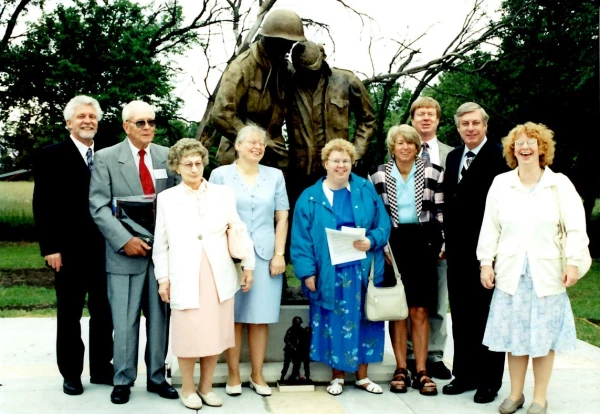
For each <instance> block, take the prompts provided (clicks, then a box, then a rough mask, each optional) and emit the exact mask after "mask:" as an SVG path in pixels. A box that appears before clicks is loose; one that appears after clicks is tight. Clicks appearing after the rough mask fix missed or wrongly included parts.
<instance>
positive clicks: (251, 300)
mask: <svg viewBox="0 0 600 414" xmlns="http://www.w3.org/2000/svg"><path fill="white" fill-rule="evenodd" d="M265 141H266V132H265V131H264V130H263V129H262V128H260V127H258V126H255V125H248V126H246V127H244V128H242V129H241V130H240V132H239V134H238V136H237V138H236V143H235V149H236V151H237V154H238V160H237V161H236V162H235V163H234V164H231V165H225V166H222V167H219V168H217V169H215V170H214V171H213V172H212V174H211V176H210V180H209V181H210V182H213V183H217V184H225V185H228V186H230V187H231V188H233V190H234V192H235V196H236V202H237V211H238V214H239V215H240V218H241V219H242V221H243V222H244V224H246V226H247V227H248V233H249V234H250V237H251V238H252V242H253V243H254V252H255V256H256V265H255V268H254V282H253V284H252V289H250V290H249V291H248V292H242V291H238V293H237V294H236V296H235V339H236V346H235V348H230V349H228V350H227V353H226V354H227V364H228V367H229V377H228V380H227V385H226V388H225V391H226V392H227V394H229V395H240V394H241V392H242V386H241V378H240V370H239V361H240V348H241V343H242V332H243V324H246V325H247V327H248V347H249V351H250V362H251V365H252V373H251V374H250V381H249V382H250V387H251V388H253V389H254V390H255V391H256V393H257V394H259V395H262V396H266V395H271V389H270V388H269V386H268V385H267V383H266V381H265V379H264V377H263V373H262V368H263V361H264V358H265V352H266V349H267V338H268V335H269V330H268V329H269V324H272V323H277V322H278V321H279V305H280V302H281V290H282V286H283V277H284V276H283V273H284V272H285V258H284V252H285V242H286V237H287V231H288V210H289V208H290V207H289V203H288V198H287V192H286V189H285V181H284V179H283V174H282V173H281V170H278V169H276V168H271V167H266V166H264V165H260V164H259V162H260V160H261V159H262V157H263V155H264V153H265ZM273 223H275V225H273Z"/></svg>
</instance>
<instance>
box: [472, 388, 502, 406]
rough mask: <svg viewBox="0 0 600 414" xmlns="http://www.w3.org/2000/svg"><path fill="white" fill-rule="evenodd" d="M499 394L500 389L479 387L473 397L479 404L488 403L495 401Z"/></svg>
mask: <svg viewBox="0 0 600 414" xmlns="http://www.w3.org/2000/svg"><path fill="white" fill-rule="evenodd" d="M497 395H498V391H496V390H495V389H493V388H489V387H479V388H477V392H476V393H475V397H473V401H475V402H476V403H477V404H487V403H491V402H492V401H494V400H495V399H496V396H497Z"/></svg>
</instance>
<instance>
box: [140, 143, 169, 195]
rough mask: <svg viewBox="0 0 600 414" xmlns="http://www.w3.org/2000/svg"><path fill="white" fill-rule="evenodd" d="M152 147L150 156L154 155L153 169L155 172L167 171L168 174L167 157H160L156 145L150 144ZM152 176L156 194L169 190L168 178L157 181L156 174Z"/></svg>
mask: <svg viewBox="0 0 600 414" xmlns="http://www.w3.org/2000/svg"><path fill="white" fill-rule="evenodd" d="M150 146H151V148H152V149H151V150H150V155H152V168H153V169H155V170H165V172H166V171H167V159H166V157H165V158H162V157H159V154H158V148H157V146H156V145H154V144H150ZM152 176H153V177H154V187H155V189H156V194H158V193H160V192H161V191H163V190H164V189H165V188H167V181H168V179H167V178H163V179H156V176H155V175H154V174H153V175H152ZM140 185H141V184H140Z"/></svg>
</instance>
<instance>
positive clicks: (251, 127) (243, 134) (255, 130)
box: [235, 123, 267, 144]
mask: <svg viewBox="0 0 600 414" xmlns="http://www.w3.org/2000/svg"><path fill="white" fill-rule="evenodd" d="M254 134H256V135H260V136H261V137H262V139H263V142H264V141H266V140H267V131H265V130H264V129H263V128H261V127H259V126H258V125H256V124H253V123H247V124H246V126H245V127H243V128H242V129H240V132H238V134H237V136H236V137H235V143H236V144H238V143H240V142H244V140H245V139H246V138H248V137H249V136H250V135H254Z"/></svg>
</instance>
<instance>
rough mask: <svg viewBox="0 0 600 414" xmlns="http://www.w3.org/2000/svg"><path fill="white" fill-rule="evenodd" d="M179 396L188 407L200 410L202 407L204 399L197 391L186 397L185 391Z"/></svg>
mask: <svg viewBox="0 0 600 414" xmlns="http://www.w3.org/2000/svg"><path fill="white" fill-rule="evenodd" d="M179 398H180V399H181V402H182V403H183V405H185V406H186V407H187V408H190V409H192V410H199V409H201V408H202V400H201V399H200V397H199V396H198V394H196V393H195V392H194V393H191V394H190V395H188V396H187V397H184V396H183V393H181V395H180V397H179Z"/></svg>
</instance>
